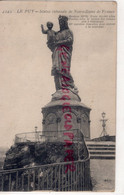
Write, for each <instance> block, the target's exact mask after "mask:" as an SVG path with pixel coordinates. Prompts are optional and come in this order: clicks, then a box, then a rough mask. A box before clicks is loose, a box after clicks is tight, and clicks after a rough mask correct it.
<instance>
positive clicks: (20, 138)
mask: <svg viewBox="0 0 124 195" xmlns="http://www.w3.org/2000/svg"><path fill="white" fill-rule="evenodd" d="M66 133H67V131H66V130H59V131H54V130H51V131H44V132H42V131H37V132H26V133H19V134H16V135H15V143H25V142H46V141H51V142H52V141H53V142H54V141H57V142H59V141H60V142H61V141H64V139H67V135H66ZM69 133H70V134H71V133H73V135H74V138H73V141H82V139H83V134H82V132H81V131H80V130H79V129H71V130H69Z"/></svg>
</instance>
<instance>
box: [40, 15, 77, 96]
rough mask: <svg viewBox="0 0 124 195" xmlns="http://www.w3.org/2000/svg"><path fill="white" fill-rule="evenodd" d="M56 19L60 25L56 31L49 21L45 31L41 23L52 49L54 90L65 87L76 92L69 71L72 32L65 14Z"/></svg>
mask: <svg viewBox="0 0 124 195" xmlns="http://www.w3.org/2000/svg"><path fill="white" fill-rule="evenodd" d="M58 20H59V26H60V30H59V31H58V32H55V31H53V30H52V27H53V24H52V23H51V22H48V23H47V27H48V30H47V31H44V29H43V25H41V27H42V32H43V33H45V34H47V40H48V41H47V46H48V48H49V49H50V50H51V51H52V71H51V75H52V76H54V81H55V87H56V91H57V90H60V89H67V90H70V91H72V92H73V93H75V94H77V93H78V89H77V87H76V86H75V84H74V80H73V78H72V76H71V73H70V68H71V56H72V49H73V33H72V31H71V30H70V29H69V27H68V18H67V17H66V16H59V18H58Z"/></svg>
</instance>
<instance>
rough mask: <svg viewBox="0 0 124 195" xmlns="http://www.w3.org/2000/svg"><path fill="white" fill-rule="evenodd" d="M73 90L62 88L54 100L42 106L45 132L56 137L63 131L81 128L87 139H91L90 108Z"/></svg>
mask: <svg viewBox="0 0 124 195" xmlns="http://www.w3.org/2000/svg"><path fill="white" fill-rule="evenodd" d="M80 101H81V99H80V97H79V96H78V95H77V94H74V93H73V92H72V91H69V93H63V91H62V90H59V91H57V92H56V93H54V94H53V95H52V100H51V102H50V103H48V104H47V105H46V106H45V107H43V108H42V113H43V122H42V123H43V132H44V133H45V134H46V132H47V133H48V135H49V136H51V137H55V136H56V134H57V133H58V132H61V131H67V130H70V131H76V130H77V129H78V130H80V131H81V132H82V133H83V135H84V138H85V139H86V140H88V139H90V110H91V109H90V108H88V107H87V106H85V105H84V104H83V103H81V102H80Z"/></svg>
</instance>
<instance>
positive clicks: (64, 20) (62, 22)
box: [58, 15, 68, 30]
mask: <svg viewBox="0 0 124 195" xmlns="http://www.w3.org/2000/svg"><path fill="white" fill-rule="evenodd" d="M58 20H59V26H60V30H64V29H68V17H67V16H61V15H60V16H59V18H58Z"/></svg>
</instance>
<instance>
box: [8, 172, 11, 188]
mask: <svg viewBox="0 0 124 195" xmlns="http://www.w3.org/2000/svg"><path fill="white" fill-rule="evenodd" d="M8 176H9V191H11V185H12V183H11V173H10V174H9V175H8Z"/></svg>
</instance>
